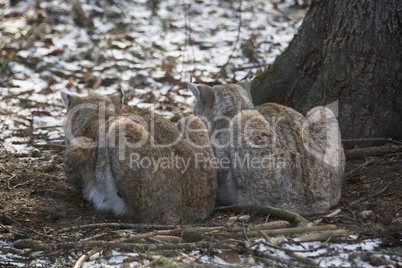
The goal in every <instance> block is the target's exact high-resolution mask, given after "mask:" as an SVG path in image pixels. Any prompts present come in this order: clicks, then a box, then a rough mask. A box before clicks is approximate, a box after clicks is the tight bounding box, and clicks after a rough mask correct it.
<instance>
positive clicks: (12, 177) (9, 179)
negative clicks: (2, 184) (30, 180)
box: [7, 174, 17, 190]
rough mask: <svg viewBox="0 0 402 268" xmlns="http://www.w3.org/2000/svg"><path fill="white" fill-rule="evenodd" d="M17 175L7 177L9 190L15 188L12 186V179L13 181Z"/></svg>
mask: <svg viewBox="0 0 402 268" xmlns="http://www.w3.org/2000/svg"><path fill="white" fill-rule="evenodd" d="M15 177H17V175H16V174H14V175H12V176H11V177H10V178H8V179H7V189H8V190H12V189H13V188H14V187H11V186H10V181H11V180H12V179H14V178H15Z"/></svg>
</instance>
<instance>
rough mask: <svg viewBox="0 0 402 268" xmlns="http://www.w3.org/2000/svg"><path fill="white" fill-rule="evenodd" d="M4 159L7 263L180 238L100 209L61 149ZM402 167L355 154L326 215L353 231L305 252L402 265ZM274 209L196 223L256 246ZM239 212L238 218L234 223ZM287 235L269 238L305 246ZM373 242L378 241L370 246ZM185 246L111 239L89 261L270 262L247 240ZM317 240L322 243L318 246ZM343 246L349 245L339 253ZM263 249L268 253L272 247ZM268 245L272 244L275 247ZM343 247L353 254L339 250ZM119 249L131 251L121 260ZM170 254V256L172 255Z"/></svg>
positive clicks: (68, 261) (395, 160)
mask: <svg viewBox="0 0 402 268" xmlns="http://www.w3.org/2000/svg"><path fill="white" fill-rule="evenodd" d="M0 159H1V164H0V192H1V193H2V194H1V198H0V211H1V215H0V243H2V242H1V241H3V245H4V248H2V249H1V250H0V254H1V253H3V254H4V256H3V259H1V257H0V265H6V266H8V265H19V266H21V265H28V264H29V265H33V266H41V265H42V264H45V266H46V264H47V265H48V264H49V263H53V264H55V263H57V264H58V265H61V266H63V265H64V266H72V265H74V263H75V262H76V261H77V259H78V257H79V256H80V255H81V254H82V253H83V252H85V251H87V250H90V249H92V248H91V247H94V248H95V246H96V245H95V244H90V245H84V246H82V245H83V243H85V242H94V241H103V242H107V241H116V239H121V238H124V237H126V236H127V235H128V234H130V232H134V231H135V232H138V233H146V234H149V233H151V234H152V235H151V237H154V238H155V240H149V241H148V240H144V241H142V242H141V241H140V240H138V241H137V242H141V244H161V243H162V245H166V244H168V245H169V243H177V242H178V241H176V242H166V241H165V242H163V241H164V240H163V238H159V239H162V242H160V241H159V240H157V239H158V238H157V237H158V236H157V235H158V234H156V233H153V232H152V231H153V230H160V229H164V228H163V227H161V226H147V225H143V226H142V225H139V226H137V227H138V228H136V225H135V224H133V226H130V225H125V224H132V222H130V220H129V219H121V218H116V217H114V216H113V215H112V214H109V213H101V212H98V211H95V209H94V208H93V206H92V205H91V204H89V203H88V202H87V201H86V200H84V198H83V196H82V193H81V192H80V191H79V190H77V189H75V188H73V187H72V186H70V185H69V184H68V183H67V181H66V178H65V176H64V171H63V166H62V160H63V156H62V149H51V150H41V151H35V152H34V153H32V154H31V155H24V154H20V155H17V154H6V153H3V154H1V155H0ZM401 171H402V155H401V154H393V155H388V156H382V157H368V158H367V159H358V160H353V161H352V160H349V161H348V162H347V170H346V176H345V178H344V184H343V189H342V198H341V201H340V203H339V204H338V205H337V206H336V207H334V208H333V209H332V211H333V210H336V209H340V210H341V212H340V213H339V214H337V215H335V216H332V217H327V218H324V221H323V223H325V225H324V226H328V224H330V225H336V228H337V229H338V230H346V233H345V234H343V236H342V237H339V238H338V239H335V237H334V238H333V239H331V241H330V242H327V245H326V246H324V248H325V249H326V251H323V249H322V247H321V246H322V245H323V243H322V241H321V242H315V244H311V243H310V244H308V243H307V244H306V245H304V246H305V247H304V248H302V249H305V250H306V251H307V252H308V254H309V255H307V256H306V257H309V259H312V260H316V261H317V262H316V263H315V264H317V263H319V264H320V265H321V266H328V265H335V266H337V267H338V266H343V265H345V266H349V265H350V266H362V267H363V266H364V267H370V266H371V267H378V266H381V267H398V265H401V261H402V259H401V253H402V252H401V238H402V237H401V225H402V222H401V221H402V215H401V212H402V211H401V204H402V193H401V189H402V180H401V175H402V174H401ZM248 216H250V218H249V217H248ZM267 216H268V215H265V216H264V215H263V216H262V215H253V214H249V215H243V214H241V213H236V212H232V213H223V212H215V213H214V214H213V215H212V217H211V218H210V219H209V220H208V221H206V222H204V223H201V224H199V225H194V226H191V227H198V228H210V229H208V232H209V235H211V233H213V229H214V228H216V227H219V226H220V227H223V228H224V230H222V231H221V233H225V234H226V235H227V236H229V237H230V236H234V235H236V234H237V235H238V233H236V232H235V231H236V229H237V230H238V229H239V228H240V229H241V228H244V230H243V231H244V232H243V233H241V235H240V237H237V239H236V240H233V241H235V242H236V243H240V242H241V241H243V242H244V243H246V242H248V243H250V246H251V249H254V248H255V245H257V244H258V243H259V242H260V241H261V239H260V238H261V235H255V234H253V232H251V230H253V228H254V227H255V226H259V225H261V224H263V223H264V222H265V221H266V218H267ZM322 216H324V215H319V216H317V217H313V218H307V219H308V220H310V221H314V220H316V219H317V218H322ZM271 218H272V217H271ZM233 219H235V221H237V222H234V220H233ZM269 220H270V221H271V220H272V219H269ZM108 223H114V224H116V226H113V225H110V226H109V225H105V224H108ZM92 224H95V225H94V226H93V227H91V228H89V227H85V226H87V225H92ZM96 224H99V225H96ZM71 227H76V229H70V230H63V229H64V228H71ZM81 227H82V228H81ZM185 227H186V228H190V227H189V226H185ZM153 228H155V229H153ZM166 228H167V230H169V229H177V230H178V229H180V228H183V226H174V227H172V226H166ZM130 230H131V231H130ZM133 230H134V231H133ZM329 230H331V229H329ZM194 232H195V231H194ZM205 232H207V231H205ZM247 234H248V235H247ZM334 234H336V232H334ZM177 236H178V235H175V236H172V237H173V238H172V239H173V240H174V238H177ZM215 236H216V237H215V239H214V241H215V240H218V238H219V234H218V233H216V234H215ZM285 237H286V238H285ZM285 237H283V236H282V237H281V238H280V239H279V238H277V239H276V240H275V239H274V236H272V238H271V240H270V241H271V243H274V244H275V245H277V246H280V247H284V248H286V246H285V245H287V244H289V245H287V246H288V247H289V249H291V250H297V249H300V248H298V247H296V248H295V245H293V247H291V246H290V245H291V244H294V243H296V244H299V245H300V242H299V243H298V242H297V241H298V239H295V237H299V236H297V235H290V234H288V235H285ZM164 239H166V237H165V238H164ZM179 239H183V240H181V242H194V243H195V242H198V243H199V242H202V241H204V242H210V239H211V237H210V236H208V234H204V233H203V234H202V235H201V236H200V237H196V238H195V239H194V238H192V239H188V238H186V237H180V236H179ZM272 239H274V240H272ZM168 241H169V240H168ZM219 241H222V240H219ZM233 241H232V242H227V243H229V244H230V245H233V243H235V242H233ZM239 241H240V242H239ZM368 241H369V242H370V243H374V245H371V244H369V245H367V243H368ZM67 242H71V243H73V244H74V243H76V244H75V247H74V249H72V248H63V247H61V248H58V249H57V250H56V249H47V250H44V249H35V245H37V244H42V245H46V244H49V245H51V244H65V243H67ZM35 243H36V244H35ZM222 243H223V242H222ZM352 244H355V248H351V249H350V248H349V249H348V246H349V247H350V246H351V245H352ZM264 245H265V244H264ZM324 245H325V243H324ZM334 245H340V246H339V247H340V248H339V249H336V251H335V250H334V249H333V248H332V247H333V246H334ZM253 246H254V247H253ZM265 246H266V245H265ZM82 247H83V248H82ZM183 247H184V248H183V249H172V250H159V251H157V250H124V247H123V248H122V247H121V246H118V245H114V246H113V247H112V248H114V249H115V250H114V251H113V253H110V252H109V251H108V250H107V249H109V250H110V248H108V247H107V246H106V245H105V248H102V254H99V255H98V256H97V257H96V258H94V260H92V264H91V263H90V264H88V265H90V266H91V265H95V264H99V263H103V264H104V265H106V264H109V265H119V264H124V263H126V264H125V265H130V264H131V265H134V264H136V265H145V264H149V263H151V264H152V262H154V263H155V265H157V264H159V265H160V264H165V265H167V264H175V265H176V264H178V265H189V264H192V265H195V264H202V263H209V264H221V265H223V264H226V265H228V264H232V265H233V264H238V265H258V264H260V265H263V264H265V265H266V264H267V263H266V262H263V261H262V260H261V257H260V256H259V255H258V253H257V252H254V251H256V249H254V251H251V252H249V251H247V250H245V249H244V248H242V246H238V247H239V249H238V250H233V249H230V250H229V251H227V250H226V251H225V250H220V249H221V248H219V247H218V248H217V249H208V248H207V249H205V248H204V249H203V248H197V247H200V246H193V247H189V248H186V247H187V245H184V246H183ZM243 247H244V245H243ZM316 247H317V248H318V249H317V250H313V249H314V248H316ZM17 248H25V250H27V249H31V250H32V251H33V252H24V251H23V250H20V249H17ZM311 248H313V249H311ZM341 249H342V250H346V252H339V251H341ZM259 250H262V251H263V252H264V250H265V251H266V250H267V249H266V248H263V249H259ZM36 251H38V252H36ZM35 252H36V254H35ZM108 252H109V253H108ZM124 252H126V253H124ZM129 252H131V254H133V252H135V254H134V255H133V256H131V255H130V253H129ZM227 252H229V253H230V254H229V253H227ZM268 252H270V251H269V250H268ZM271 252H272V250H271ZM274 253H275V252H274ZM296 253H297V252H296ZM108 254H109V255H108ZM342 254H343V255H346V256H347V257H345V256H343V257H341V256H338V255H342ZM274 255H275V254H274ZM6 256H7V257H6ZM111 256H114V258H115V259H111ZM116 256H120V257H121V256H124V257H121V258H120V259H119V258H117V257H116ZM324 256H326V258H327V259H328V256H330V258H332V261H329V260H327V259H325V257H324ZM164 257H169V258H170V259H167V260H165V259H164ZM265 257H266V261H269V258H268V257H267V256H265ZM49 258H50V259H49ZM283 258H284V260H285V261H284V262H283V263H281V262H278V263H277V265H278V266H279V267H281V265H282V266H283V265H284V266H287V265H296V266H300V265H301V266H303V264H305V262H306V261H305V260H303V259H302V260H300V259H295V260H296V263H291V260H292V258H291V257H289V256H287V258H288V259H287V258H285V257H283ZM319 260H321V262H320V261H319ZM273 263H275V262H273ZM308 264H310V265H312V266H314V265H315V264H314V265H313V264H312V263H308V262H307V264H306V265H307V266H308ZM127 267H129V266H127Z"/></svg>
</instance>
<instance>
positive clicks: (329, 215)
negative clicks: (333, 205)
mask: <svg viewBox="0 0 402 268" xmlns="http://www.w3.org/2000/svg"><path fill="white" fill-rule="evenodd" d="M339 213H341V210H340V209H339V208H338V209H336V210H334V211H332V212H331V213H329V214H328V215H326V216H324V217H322V218H320V219H318V220H315V221H314V222H313V225H318V224H320V223H322V221H323V220H324V219H326V218H331V217H334V216H336V215H338V214H339Z"/></svg>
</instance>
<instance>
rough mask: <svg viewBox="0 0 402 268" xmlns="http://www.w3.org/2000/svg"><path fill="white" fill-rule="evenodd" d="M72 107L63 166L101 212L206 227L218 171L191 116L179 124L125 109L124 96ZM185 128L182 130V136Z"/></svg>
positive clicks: (80, 101) (73, 101) (94, 98)
mask: <svg viewBox="0 0 402 268" xmlns="http://www.w3.org/2000/svg"><path fill="white" fill-rule="evenodd" d="M61 95H62V99H63V102H64V104H65V105H66V107H67V111H68V114H67V118H66V123H65V129H64V130H65V135H66V143H67V149H66V151H65V157H64V167H65V172H66V176H67V178H68V180H69V181H70V182H72V183H73V184H74V185H76V186H79V187H82V188H83V194H84V197H85V198H86V199H87V200H89V201H90V202H92V203H93V204H94V206H95V208H96V209H98V210H101V211H111V212H113V213H114V214H115V215H117V216H130V217H132V218H133V219H135V220H137V221H141V222H146V223H159V224H182V223H189V222H196V221H202V220H204V219H206V218H207V217H209V215H210V214H211V212H212V210H213V207H214V204H215V199H216V189H217V182H216V167H213V166H211V165H209V166H206V167H204V166H197V165H196V161H208V160H209V159H211V158H214V155H213V151H212V147H211V144H210V140H209V137H208V132H207V129H206V127H205V125H204V124H203V123H202V121H201V120H200V119H198V118H197V117H194V116H189V117H186V118H183V119H181V121H180V122H179V123H178V126H179V128H180V129H179V128H178V127H177V126H175V125H174V124H173V123H171V122H170V121H169V120H167V119H164V118H163V117H161V116H159V115H157V114H154V113H153V112H151V111H148V110H142V109H138V108H126V109H124V110H122V108H121V106H122V102H123V92H122V91H119V92H118V93H116V94H114V95H112V96H101V95H97V94H90V95H88V96H87V97H78V96H75V95H72V94H68V93H66V92H62V94H61ZM180 130H181V131H180Z"/></svg>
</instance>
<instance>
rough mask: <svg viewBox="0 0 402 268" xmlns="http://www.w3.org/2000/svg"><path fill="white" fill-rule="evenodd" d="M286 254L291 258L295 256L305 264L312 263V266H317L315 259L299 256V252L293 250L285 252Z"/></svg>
mask: <svg viewBox="0 0 402 268" xmlns="http://www.w3.org/2000/svg"><path fill="white" fill-rule="evenodd" d="M286 254H287V255H289V256H290V257H292V258H295V259H296V260H298V261H299V262H301V263H304V264H307V265H312V266H317V265H318V263H317V262H316V261H315V260H312V259H309V258H307V257H304V256H301V255H299V254H296V253H294V252H286Z"/></svg>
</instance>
